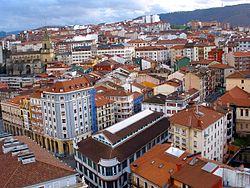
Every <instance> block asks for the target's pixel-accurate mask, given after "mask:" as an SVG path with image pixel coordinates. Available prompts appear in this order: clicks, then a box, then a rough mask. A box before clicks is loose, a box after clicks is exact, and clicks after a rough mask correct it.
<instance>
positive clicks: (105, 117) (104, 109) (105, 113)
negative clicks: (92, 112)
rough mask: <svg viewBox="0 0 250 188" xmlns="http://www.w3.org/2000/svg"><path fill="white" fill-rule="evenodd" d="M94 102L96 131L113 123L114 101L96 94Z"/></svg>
mask: <svg viewBox="0 0 250 188" xmlns="http://www.w3.org/2000/svg"><path fill="white" fill-rule="evenodd" d="M95 103H96V126H97V129H98V131H100V130H102V129H105V128H107V127H109V126H111V125H113V124H115V102H114V101H112V100H110V99H107V98H105V97H103V96H96V98H95Z"/></svg>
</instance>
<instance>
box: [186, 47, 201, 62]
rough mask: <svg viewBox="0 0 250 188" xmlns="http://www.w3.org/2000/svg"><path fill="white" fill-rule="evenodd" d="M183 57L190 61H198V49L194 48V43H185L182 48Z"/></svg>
mask: <svg viewBox="0 0 250 188" xmlns="http://www.w3.org/2000/svg"><path fill="white" fill-rule="evenodd" d="M183 52H184V56H185V57H187V58H189V59H190V61H198V60H199V56H198V48H197V47H196V46H195V43H186V44H185V46H184V51H183Z"/></svg>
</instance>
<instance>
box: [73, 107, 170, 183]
mask: <svg viewBox="0 0 250 188" xmlns="http://www.w3.org/2000/svg"><path fill="white" fill-rule="evenodd" d="M168 127H169V122H168V120H167V118H165V117H164V116H163V113H158V112H153V111H151V110H145V111H142V112H140V113H138V114H136V115H134V116H132V117H130V118H128V119H126V120H124V121H121V122H119V123H117V124H114V125H112V126H110V127H108V128H106V129H104V130H102V131H100V132H97V133H96V134H94V135H92V136H91V137H89V138H87V139H85V140H82V141H81V142H79V143H78V144H77V146H76V153H75V160H76V162H77V168H76V169H77V172H79V174H81V175H83V176H84V177H85V180H86V182H87V183H88V185H90V186H94V187H100V188H102V187H117V188H120V187H126V186H128V183H129V173H130V166H129V165H130V164H131V163H132V162H133V161H134V160H136V159H137V158H139V157H140V156H141V155H143V154H144V153H146V152H147V151H148V150H150V149H151V148H152V147H153V146H154V145H156V144H158V143H163V142H165V141H166V140H167V139H168ZM93 148H95V149H93Z"/></svg>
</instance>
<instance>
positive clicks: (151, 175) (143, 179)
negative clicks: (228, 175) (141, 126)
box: [130, 144, 223, 188]
mask: <svg viewBox="0 0 250 188" xmlns="http://www.w3.org/2000/svg"><path fill="white" fill-rule="evenodd" d="M213 162H214V161H213ZM213 162H210V161H209V162H207V161H206V160H204V159H202V158H200V157H199V156H198V155H192V154H191V153H189V152H186V151H183V150H181V149H178V148H175V147H171V146H170V145H169V144H158V145H156V146H155V147H153V148H152V149H151V150H150V151H148V152H147V153H146V154H144V155H143V156H142V157H140V158H139V159H137V160H135V161H134V162H133V163H132V164H131V165H130V166H131V172H132V173H131V180H132V183H131V184H132V187H133V188H137V187H141V188H147V187H149V188H163V187H207V188H208V187H210V188H215V187H218V188H219V187H221V188H222V187H223V186H222V184H223V182H222V178H221V177H220V176H218V175H217V174H214V172H213V171H209V169H207V167H208V166H210V165H211V166H213V167H215V168H213V169H218V168H219V166H218V165H217V164H216V163H213Z"/></svg>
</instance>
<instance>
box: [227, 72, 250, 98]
mask: <svg viewBox="0 0 250 188" xmlns="http://www.w3.org/2000/svg"><path fill="white" fill-rule="evenodd" d="M236 86H237V87H239V88H241V89H243V90H244V91H246V92H248V93H250V70H247V71H236V72H234V73H233V74H231V75H229V76H228V77H226V90H227V91H229V90H231V89H233V88H234V87H236Z"/></svg>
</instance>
